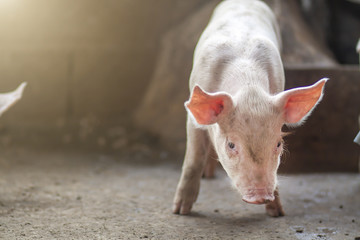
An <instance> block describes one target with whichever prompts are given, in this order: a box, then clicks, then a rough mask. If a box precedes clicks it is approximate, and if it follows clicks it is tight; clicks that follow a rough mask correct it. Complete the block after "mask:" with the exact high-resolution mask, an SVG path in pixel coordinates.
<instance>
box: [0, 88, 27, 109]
mask: <svg viewBox="0 0 360 240" xmlns="http://www.w3.org/2000/svg"><path fill="white" fill-rule="evenodd" d="M25 87H26V82H23V83H21V84H20V85H19V86H18V88H17V89H15V90H14V91H12V92H8V93H0V116H1V115H2V114H3V113H4V112H5V111H6V110H8V109H9V108H10V107H11V106H12V105H14V104H15V103H16V102H17V101H19V100H20V99H21V96H22V93H23V91H24V88H25Z"/></svg>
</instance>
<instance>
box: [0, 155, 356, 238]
mask: <svg viewBox="0 0 360 240" xmlns="http://www.w3.org/2000/svg"><path fill="white" fill-rule="evenodd" d="M156 156H157V157H156ZM148 157H149V156H147V155H146V154H145V155H141V154H140V155H139V154H128V155H126V154H121V153H111V154H101V153H94V152H85V151H84V152H79V151H60V150H56V149H55V150H52V151H37V150H34V149H31V150H30V149H26V148H21V149H10V150H4V151H2V153H1V154H0V239H304V240H305V239H306V240H307V239H309V240H310V239H352V240H353V239H359V237H360V176H359V175H358V174H307V175H304V174H299V175H285V176H284V175H283V176H280V191H281V195H282V201H283V205H284V209H285V211H286V214H287V215H286V216H285V217H281V218H271V217H268V216H266V215H265V213H264V206H256V205H249V204H246V203H244V202H242V201H241V198H240V196H239V195H238V194H237V193H236V192H235V191H234V190H233V189H232V188H231V186H230V183H229V180H228V178H227V176H226V174H225V173H224V172H223V171H222V170H219V169H218V171H217V178H216V179H213V180H202V183H201V191H200V195H199V198H198V201H197V203H196V204H195V206H194V209H193V213H192V215H190V216H179V215H174V214H172V213H171V210H170V209H171V205H172V198H173V195H174V191H175V187H176V184H177V181H178V179H179V176H180V168H181V159H180V158H179V157H177V158H176V161H174V159H173V158H172V157H171V156H170V155H168V154H167V153H166V152H159V154H158V155H156V154H155V158H157V159H161V160H158V161H151V160H149V159H147V158H148ZM152 158H154V154H153V155H152Z"/></svg>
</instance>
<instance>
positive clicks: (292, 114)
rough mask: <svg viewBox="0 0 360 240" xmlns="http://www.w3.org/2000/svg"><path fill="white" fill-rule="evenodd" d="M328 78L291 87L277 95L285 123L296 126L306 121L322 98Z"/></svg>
mask: <svg viewBox="0 0 360 240" xmlns="http://www.w3.org/2000/svg"><path fill="white" fill-rule="evenodd" d="M327 80H328V79H327V78H323V79H321V80H319V81H318V82H317V83H315V84H314V85H311V86H308V87H300V88H294V89H290V90H287V91H284V92H282V93H280V94H279V95H278V96H277V97H278V104H279V105H280V108H281V112H282V113H283V114H284V121H285V124H289V125H293V126H296V125H300V124H301V123H302V122H303V121H305V119H306V118H307V117H308V116H309V115H310V113H311V111H312V110H313V109H314V108H315V106H316V105H317V104H318V103H319V102H320V100H321V99H322V96H323V89H324V85H325V83H326V82H327Z"/></svg>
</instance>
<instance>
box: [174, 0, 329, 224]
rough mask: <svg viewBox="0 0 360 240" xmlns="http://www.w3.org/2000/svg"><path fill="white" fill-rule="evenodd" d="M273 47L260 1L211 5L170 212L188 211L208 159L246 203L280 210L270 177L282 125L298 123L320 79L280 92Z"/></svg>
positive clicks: (316, 95)
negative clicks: (226, 177)
mask: <svg viewBox="0 0 360 240" xmlns="http://www.w3.org/2000/svg"><path fill="white" fill-rule="evenodd" d="M280 49H281V39H280V33H279V28H278V26H277V23H276V20H275V16H274V14H273V13H272V11H271V10H270V8H269V7H268V6H267V5H266V4H265V3H263V2H261V1H257V0H225V1H223V2H222V3H220V4H219V5H218V6H217V8H216V9H215V11H214V13H213V16H212V18H211V20H210V23H209V24H208V26H207V27H206V29H205V31H204V32H203V34H202V35H201V38H200V40H199V42H198V44H197V46H196V49H195V54H194V62H193V69H192V72H191V76H190V91H191V96H190V99H189V101H187V102H186V103H185V107H186V110H187V112H188V120H187V146H186V154H185V159H184V164H183V168H182V174H181V178H180V181H179V184H178V186H177V189H176V194H175V198H174V205H173V212H174V213H178V214H188V213H190V210H191V208H192V205H193V203H194V202H195V201H196V198H197V195H198V192H199V187H200V179H201V176H202V175H203V174H204V175H205V176H212V175H213V170H214V168H213V167H209V166H211V165H212V161H213V160H212V159H214V157H215V158H218V160H219V161H220V163H221V164H222V166H223V168H224V169H225V171H226V172H227V174H228V176H229V177H230V179H231V180H232V183H233V185H234V187H235V188H236V189H237V190H238V192H239V193H240V194H241V195H242V199H243V200H244V201H245V202H248V203H253V204H266V212H267V213H268V214H269V215H270V216H273V217H277V216H283V215H284V211H283V209H282V206H281V203H280V199H279V193H278V190H277V175H276V173H277V169H278V166H279V163H280V156H281V153H282V151H283V135H284V133H283V132H282V131H281V129H282V126H283V125H284V124H287V125H290V126H298V125H300V124H301V123H302V122H304V120H305V119H306V118H307V117H308V116H309V114H310V113H311V111H312V110H313V108H314V107H315V106H316V104H317V103H318V102H319V101H320V100H321V98H322V94H323V88H324V85H325V83H326V81H327V79H322V80H320V81H318V82H317V83H316V84H314V85H312V86H308V87H301V88H295V89H291V90H287V91H283V90H284V70H283V65H282V62H281V58H280ZM206 165H207V166H206ZM204 169H207V170H206V171H205V172H204Z"/></svg>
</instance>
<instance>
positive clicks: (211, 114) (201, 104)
mask: <svg viewBox="0 0 360 240" xmlns="http://www.w3.org/2000/svg"><path fill="white" fill-rule="evenodd" d="M232 106H233V101H232V98H231V96H230V95H229V94H227V93H224V92H219V93H207V92H205V91H204V90H202V89H201V88H200V87H199V86H198V85H196V86H195V87H194V89H193V91H192V94H191V97H190V100H189V101H187V102H185V107H186V109H187V110H188V112H189V113H190V114H192V116H193V117H194V118H195V120H196V122H197V123H198V124H200V125H210V124H214V123H216V122H218V121H219V118H220V117H221V116H223V115H224V114H225V113H226V112H228V110H229V109H231V108H232Z"/></svg>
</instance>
